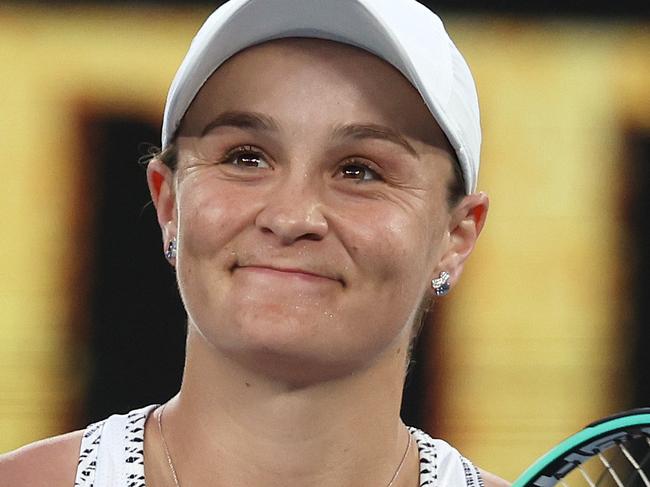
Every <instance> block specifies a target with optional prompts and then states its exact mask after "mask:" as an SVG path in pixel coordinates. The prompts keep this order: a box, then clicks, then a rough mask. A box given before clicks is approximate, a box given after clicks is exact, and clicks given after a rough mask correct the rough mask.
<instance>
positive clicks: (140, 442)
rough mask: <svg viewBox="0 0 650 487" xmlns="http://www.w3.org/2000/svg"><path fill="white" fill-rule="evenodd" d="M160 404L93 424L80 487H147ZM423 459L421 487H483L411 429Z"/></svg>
mask: <svg viewBox="0 0 650 487" xmlns="http://www.w3.org/2000/svg"><path fill="white" fill-rule="evenodd" d="M156 407H157V405H155V404H154V405H151V406H147V407H144V408H141V409H136V410H134V411H131V412H130V413H127V414H123V415H117V414H116V415H113V416H111V417H110V418H108V419H105V420H103V421H100V422H98V423H93V424H91V425H90V426H88V428H86V430H85V432H84V435H83V438H82V440H81V449H80V452H79V464H78V466H77V475H76V478H75V487H145V486H146V483H145V478H144V424H145V421H146V419H147V416H148V415H149V413H151V412H152V411H153V410H154V409H155V408H156ZM409 431H410V433H411V435H412V436H413V439H414V440H415V441H416V443H417V445H418V451H419V454H420V487H483V481H482V480H481V477H480V476H479V473H478V470H477V469H476V467H474V465H472V463H471V462H470V461H469V460H467V459H466V458H464V457H463V456H462V455H461V454H460V453H458V451H457V450H455V449H454V448H452V447H451V446H449V444H447V443H446V442H444V441H442V440H436V439H433V438H431V437H430V436H429V435H427V434H426V433H424V432H423V431H421V430H419V429H417V428H409Z"/></svg>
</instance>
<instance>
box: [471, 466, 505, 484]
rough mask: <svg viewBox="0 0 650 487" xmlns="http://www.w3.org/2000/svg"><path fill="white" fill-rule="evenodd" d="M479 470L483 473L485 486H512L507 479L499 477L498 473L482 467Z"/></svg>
mask: <svg viewBox="0 0 650 487" xmlns="http://www.w3.org/2000/svg"><path fill="white" fill-rule="evenodd" d="M478 471H479V473H480V474H481V478H482V479H483V485H485V487H510V482H508V481H507V480H503V479H502V478H501V477H497V476H496V475H494V474H492V473H490V472H486V471H485V470H481V469H480V468H479V469H478Z"/></svg>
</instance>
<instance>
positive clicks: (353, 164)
mask: <svg viewBox="0 0 650 487" xmlns="http://www.w3.org/2000/svg"><path fill="white" fill-rule="evenodd" d="M242 156H248V159H255V160H261V161H264V163H265V164H266V165H267V166H269V163H268V162H266V156H265V155H264V153H263V152H262V151H261V150H260V149H257V148H256V147H254V146H252V145H243V146H239V147H235V148H233V149H231V150H229V151H228V152H227V153H226V155H225V156H224V157H223V158H222V159H221V160H220V161H219V164H232V165H234V166H240V167H246V168H255V167H257V166H250V165H247V164H234V163H235V161H236V160H237V158H238V157H242ZM349 168H359V169H360V170H361V171H363V172H364V176H363V177H362V178H361V179H357V178H355V177H351V178H348V177H346V176H345V175H344V174H343V173H344V171H345V170H346V169H349ZM336 171H337V174H341V175H342V177H343V179H354V180H356V183H357V184H360V183H368V182H371V181H383V178H382V177H381V175H380V174H379V173H378V172H377V171H376V170H375V169H373V168H372V167H371V166H370V165H369V164H367V163H365V162H362V161H360V160H357V159H349V160H347V161H345V162H344V163H343V164H341V165H339V166H338V167H337V169H336ZM367 175H370V176H371V177H369V178H366V177H365V176H367Z"/></svg>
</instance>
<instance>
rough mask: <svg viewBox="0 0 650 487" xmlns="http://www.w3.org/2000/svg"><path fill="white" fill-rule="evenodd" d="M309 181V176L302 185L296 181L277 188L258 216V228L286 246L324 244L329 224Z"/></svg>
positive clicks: (304, 178)
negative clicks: (302, 242) (298, 243)
mask: <svg viewBox="0 0 650 487" xmlns="http://www.w3.org/2000/svg"><path fill="white" fill-rule="evenodd" d="M306 179H307V177H306V176H303V177H302V178H301V180H300V181H297V180H296V179H295V178H294V179H293V181H291V180H287V181H285V182H284V183H283V184H282V185H281V187H276V188H274V191H273V193H272V194H270V195H269V196H268V200H267V203H266V204H265V205H264V207H263V208H262V210H261V211H260V212H259V213H258V214H257V217H256V220H255V224H256V225H257V227H258V228H260V229H261V230H262V231H263V232H265V233H272V234H273V235H275V236H276V237H277V238H278V239H279V240H280V242H281V243H282V244H283V245H291V244H292V243H294V242H296V241H299V240H322V239H323V238H324V237H325V235H326V234H327V230H328V224H327V219H326V218H325V216H324V215H323V204H322V202H321V200H320V196H319V191H318V188H317V187H315V186H316V183H314V182H313V181H312V182H309V181H307V180H306Z"/></svg>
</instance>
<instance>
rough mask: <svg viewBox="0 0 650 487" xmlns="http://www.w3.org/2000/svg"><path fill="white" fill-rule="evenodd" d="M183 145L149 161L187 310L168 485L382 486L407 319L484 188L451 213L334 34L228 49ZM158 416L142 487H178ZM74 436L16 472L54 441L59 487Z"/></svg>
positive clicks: (171, 418) (445, 160)
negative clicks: (166, 158) (172, 154)
mask: <svg viewBox="0 0 650 487" xmlns="http://www.w3.org/2000/svg"><path fill="white" fill-rule="evenodd" d="M368 73H373V76H368ZM215 120H216V121H215ZM386 134H391V135H386ZM177 144H178V147H179V167H178V170H177V171H176V172H175V173H172V171H170V170H169V168H167V167H166V166H165V165H164V164H162V163H161V162H160V161H157V160H154V161H152V162H151V164H150V166H149V168H148V173H147V176H148V181H149V186H150V189H151V194H152V199H153V201H154V204H155V205H156V210H157V214H158V220H159V222H160V225H161V228H162V231H163V247H166V244H167V242H169V241H170V239H171V238H177V239H178V257H177V259H176V260H175V261H174V262H173V264H174V265H175V266H176V269H177V275H178V282H179V289H180V291H181V295H182V298H183V301H184V303H185V307H186V309H187V312H188V339H187V360H186V367H185V372H184V377H183V384H182V387H181V391H180V393H179V394H178V395H177V396H176V397H174V398H173V399H172V400H171V401H170V402H169V403H168V405H167V407H166V410H165V413H164V420H163V428H164V432H165V438H166V440H167V443H168V444H169V449H170V452H171V455H172V458H173V459H174V464H175V465H176V469H177V472H178V474H179V478H180V482H181V484H182V485H185V486H187V485H229V486H235V487H236V486H244V485H246V486H250V485H265V486H298V485H319V486H323V487H328V486H337V487H340V486H355V487H364V486H368V487H371V486H372V487H376V486H378V485H385V484H387V483H388V480H389V479H390V478H391V476H392V474H393V472H394V470H395V467H396V465H397V464H398V463H399V460H400V459H401V457H402V455H403V452H404V449H405V446H406V444H407V441H408V434H407V432H406V430H405V429H404V426H403V424H402V422H401V420H400V417H399V408H400V402H401V394H402V384H403V380H404V374H405V364H406V353H407V349H408V343H409V339H410V336H411V333H412V329H413V326H414V323H413V317H414V315H415V313H416V310H417V306H418V304H419V303H420V302H421V301H422V299H423V298H425V296H426V295H427V293H431V292H432V291H431V289H430V284H429V283H430V281H431V279H432V278H434V277H437V275H438V274H439V273H440V271H441V270H446V271H447V272H449V273H450V274H451V276H452V283H455V282H457V280H458V278H459V276H460V274H461V272H462V268H463V264H464V262H465V260H466V258H467V257H468V256H469V254H470V253H471V252H472V250H473V248H474V244H475V242H476V239H477V238H478V235H479V233H480V231H481V229H482V227H483V223H484V221H485V216H486V213H487V208H488V199H487V196H486V195H485V194H482V193H477V194H472V195H468V196H466V197H465V198H463V200H462V201H461V202H460V203H458V204H457V205H455V206H454V207H453V208H449V206H448V204H447V188H448V186H449V185H450V182H451V181H452V178H453V164H454V161H453V157H452V155H451V149H450V147H449V144H448V142H447V140H446V138H445V137H444V135H443V134H442V132H441V131H440V129H439V128H438V126H437V124H436V123H435V121H434V120H433V119H432V117H431V115H430V113H429V112H428V110H427V108H426V107H425V105H424V103H423V102H422V100H421V98H420V96H419V95H418V93H417V91H416V90H415V89H414V88H413V87H412V86H411V85H410V84H409V83H408V81H407V80H406V79H404V78H403V77H402V75H401V74H400V73H399V72H397V71H396V70H395V69H394V68H392V67H391V66H390V65H389V64H387V63H385V62H384V61H382V60H380V59H378V58H376V57H375V56H372V55H370V54H368V53H366V52H364V51H361V50H359V49H356V48H353V47H349V46H344V45H341V44H337V43H333V42H328V41H321V40H307V39H300V40H297V39H290V40H281V41H273V42H269V43H265V44H262V45H260V46H256V47H253V48H249V49H247V50H245V51H243V52H241V53H239V54H237V55H236V56H234V57H233V58H232V59H231V60H229V61H228V62H227V63H226V64H225V65H223V66H222V67H221V68H219V69H218V70H217V71H216V73H215V74H214V75H213V76H212V77H211V78H210V79H209V80H208V82H207V83H206V84H205V85H204V87H203V88H202V89H201V91H200V92H199V94H198V96H197V98H196V99H195V101H194V102H193V103H192V105H191V107H190V109H189V110H188V112H187V114H186V115H185V118H184V120H183V124H182V127H181V130H180V133H179V137H178V140H177ZM159 413H160V410H157V411H156V412H155V413H154V414H153V415H152V416H150V418H149V420H148V421H147V424H146V429H145V455H146V458H147V462H146V465H145V468H146V476H147V485H149V486H151V485H153V486H155V487H163V486H173V485H174V484H173V481H172V478H171V475H170V473H169V467H168V465H167V461H166V457H165V455H164V452H163V450H162V446H161V445H162V441H161V438H160V436H159V432H158V429H157V425H156V420H157V418H158V415H159ZM214 438H219V441H214ZM78 442H79V433H74V434H72V435H71V436H69V437H66V438H65V439H61V440H59V446H58V447H57V446H55V447H51V446H50V447H47V446H46V445H45V446H40V447H39V446H35V447H32V451H31V453H30V452H23V454H18V455H17V456H18V459H17V460H16V458H15V456H14V459H13V465H14V469H15V468H17V467H16V465H17V464H20V463H21V462H22V465H23V467H22V468H23V472H22V473H23V474H25V473H26V471H27V470H26V467H25V465H26V464H28V463H29V462H30V460H29V459H30V458H36V457H37V456H38V455H39V453H38V451H40V452H41V453H40V455H41V456H40V457H38V458H39V459H41V460H42V459H43V458H45V457H46V453H45V452H48V451H49V452H50V454H51V453H52V451H51V450H52V449H53V448H54V449H56V448H58V449H59V450H58V451H61V452H63V450H64V449H65V448H67V450H65V452H63V453H61V454H60V457H59V460H61V459H62V458H65V459H68V456H69V461H68V460H65V462H67V463H66V464H67V465H68V468H69V469H70V470H69V475H68V474H66V475H67V476H66V478H65V481H67V482H68V483H67V484H64V483H60V484H57V483H56V482H55V483H52V477H50V478H49V483H48V485H71V483H70V480H69V479H70V478H74V470H75V468H76V459H77V452H78V444H79V443H78ZM62 445H64V446H62ZM75 445H76V446H77V450H75V449H74V446H75ZM39 448H40V450H39ZM73 453H74V455H73ZM8 463H11V461H9V462H4V463H3V464H2V463H0V465H5V466H4V467H2V466H0V473H1V472H2V470H1V469H2V468H9V469H11V467H6V465H7V464H8ZM418 470H419V469H418V456H417V449H416V448H412V449H411V450H410V455H409V456H408V457H407V459H406V463H405V466H404V469H403V471H402V473H401V474H400V476H399V478H398V479H397V481H396V482H395V484H394V486H395V487H398V486H410V487H414V486H417V485H419V484H418ZM13 472H14V473H15V472H16V470H14V471H13ZM32 475H33V477H34V476H37V475H38V474H32ZM1 477H2V476H1V475H0V478H1ZM19 477H20V475H15V476H14V478H15V479H18V478H19ZM484 479H485V481H486V484H487V485H500V484H502V483H503V481H501V480H500V479H498V478H497V477H494V476H491V475H490V474H487V473H484ZM63 480H64V479H61V482H63ZM0 485H2V484H0ZM12 485H26V484H20V483H15V484H12ZM30 485H39V484H38V483H37V482H36V481H35V480H34V478H32V483H31V484H30ZM43 485H45V484H43Z"/></svg>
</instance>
